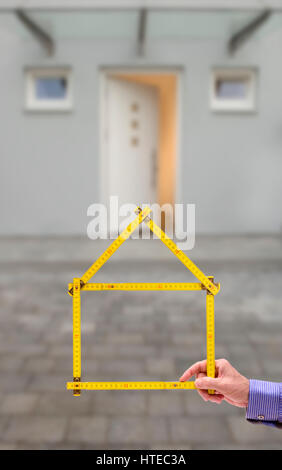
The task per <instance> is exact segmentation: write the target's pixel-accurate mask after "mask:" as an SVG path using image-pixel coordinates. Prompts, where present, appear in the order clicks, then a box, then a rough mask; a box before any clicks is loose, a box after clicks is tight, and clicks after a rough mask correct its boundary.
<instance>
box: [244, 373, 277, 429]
mask: <svg viewBox="0 0 282 470" xmlns="http://www.w3.org/2000/svg"><path fill="white" fill-rule="evenodd" d="M280 389H282V387H281V386H280V384H279V383H275V382H265V381H263V380H250V390H249V402H248V407H247V412H246V418H247V419H251V420H256V421H280V420H281V421H282V410H281V406H280V403H282V390H280Z"/></svg>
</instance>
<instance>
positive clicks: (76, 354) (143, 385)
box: [66, 207, 220, 397]
mask: <svg viewBox="0 0 282 470" xmlns="http://www.w3.org/2000/svg"><path fill="white" fill-rule="evenodd" d="M150 212H151V210H150V208H149V207H145V209H143V210H142V209H140V208H139V207H137V208H136V211H135V213H136V214H137V217H136V218H135V219H134V220H133V222H131V223H130V224H129V225H128V227H127V228H126V229H125V230H124V231H123V232H122V233H121V234H120V235H119V236H118V237H117V239H116V240H114V242H113V243H112V244H111V245H110V246H109V247H108V248H107V249H106V250H105V252H104V253H103V254H102V255H101V256H100V257H99V258H98V259H97V261H95V262H94V263H93V264H92V265H91V266H90V268H89V269H88V270H87V271H86V272H85V273H84V275H83V276H82V277H81V278H75V279H74V280H73V283H72V284H69V285H68V293H69V294H70V295H71V296H72V297H73V381H72V382H67V384H66V386H67V389H68V390H72V391H73V395H74V396H76V397H79V396H80V394H81V390H196V386H195V383H194V382H193V381H189V382H164V381H140V382H136V381H126V382H125V381H116V382H111V381H104V382H98V381H97V382H83V381H81V292H83V291H95V292H99V291H109V290H119V291H160V290H163V291H172V290H174V291H205V292H206V356H207V375H208V376H209V377H215V331H214V296H215V295H216V294H217V293H218V292H219V290H220V284H215V283H214V278H213V277H212V276H206V275H205V274H204V273H203V272H202V271H201V270H200V269H199V268H198V267H197V266H196V265H195V264H194V263H193V262H192V261H191V260H190V259H189V258H188V256H186V255H185V254H184V253H183V252H182V251H181V250H180V249H179V248H178V247H177V245H176V244H175V243H174V242H173V241H172V240H171V239H170V238H169V237H168V236H167V235H166V234H165V232H163V231H162V230H161V228H160V227H158V226H157V225H156V224H155V223H154V222H153V221H152V219H150V218H149V213H150ZM142 222H144V223H145V224H147V226H148V227H149V228H150V230H151V231H152V232H153V233H154V234H155V235H156V236H157V237H158V238H159V239H160V240H161V241H162V242H163V243H164V244H165V245H166V246H167V248H168V249H169V250H170V251H172V253H173V254H174V255H175V256H176V257H177V258H178V259H179V260H180V261H181V262H182V263H183V264H184V266H186V268H187V269H188V270H190V271H191V272H192V274H194V276H195V277H196V278H197V279H198V281H199V282H118V283H116V282H114V283H105V282H104V283H90V282H88V281H89V280H90V279H91V278H92V277H93V276H94V275H95V274H96V273H97V271H98V270H99V269H100V268H101V267H102V266H103V265H104V264H105V263H106V262H107V261H108V259H109V258H110V257H111V256H112V255H113V254H114V253H115V251H117V249H118V248H119V247H120V246H121V245H122V244H123V243H124V241H126V240H127V239H128V238H129V237H130V235H131V234H132V233H133V232H134V230H136V228H137V227H138V226H139V225H140V224H141V223H142ZM208 393H209V394H213V393H214V390H208Z"/></svg>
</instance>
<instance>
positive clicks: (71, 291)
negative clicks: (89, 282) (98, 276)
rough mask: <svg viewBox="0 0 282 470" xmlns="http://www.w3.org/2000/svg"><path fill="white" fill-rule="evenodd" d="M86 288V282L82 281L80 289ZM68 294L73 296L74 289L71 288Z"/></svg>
mask: <svg viewBox="0 0 282 470" xmlns="http://www.w3.org/2000/svg"><path fill="white" fill-rule="evenodd" d="M84 286H85V282H83V280H82V279H80V289H82V288H83V287H84ZM68 292H69V294H70V295H73V287H71V288H70V289H69V291H68Z"/></svg>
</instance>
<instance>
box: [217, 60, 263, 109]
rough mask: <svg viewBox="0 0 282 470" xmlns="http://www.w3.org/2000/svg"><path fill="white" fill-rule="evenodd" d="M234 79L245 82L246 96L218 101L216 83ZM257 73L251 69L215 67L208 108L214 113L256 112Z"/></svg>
mask: <svg viewBox="0 0 282 470" xmlns="http://www.w3.org/2000/svg"><path fill="white" fill-rule="evenodd" d="M219 79H223V80H224V79H230V80H231V79H234V80H238V79H239V80H240V79H242V80H246V81H247V96H246V97H245V98H243V99H240V98H231V99H228V98H227V99H220V98H218V97H217V95H216V81H217V80H219ZM256 87H257V72H256V69H255V68H252V67H215V68H213V70H212V72H211V80H210V107H211V110H212V111H216V112H254V111H255V110H256Z"/></svg>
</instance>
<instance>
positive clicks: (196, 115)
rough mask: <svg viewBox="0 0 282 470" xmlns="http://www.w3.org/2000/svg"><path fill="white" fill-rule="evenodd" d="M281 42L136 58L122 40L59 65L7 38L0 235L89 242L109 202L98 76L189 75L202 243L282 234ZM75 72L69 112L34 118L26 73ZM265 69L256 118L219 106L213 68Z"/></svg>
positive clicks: (1, 68) (187, 127)
mask: <svg viewBox="0 0 282 470" xmlns="http://www.w3.org/2000/svg"><path fill="white" fill-rule="evenodd" d="M281 40H282V33H273V34H271V35H269V36H267V37H265V38H264V39H260V40H257V41H251V42H250V43H248V45H247V46H245V47H244V48H242V50H241V51H240V52H239V53H238V54H236V56H235V57H234V58H232V59H231V58H230V57H228V55H227V54H226V50H225V46H226V45H225V43H224V42H223V41H219V40H218V41H217V40H213V41H207V40H206V41H191V40H190V41H189V42H184V41H168V40H167V41H157V40H155V41H154V42H153V43H152V44H150V45H148V46H147V54H146V59H145V60H143V61H140V60H137V59H136V57H135V50H136V45H135V43H132V42H131V43H130V42H129V41H123V40H114V41H109V40H103V41H86V40H75V41H73V40H61V41H60V42H58V43H57V52H56V55H55V57H54V58H52V59H46V58H44V53H43V52H42V50H41V49H40V47H39V46H38V45H37V44H36V43H35V42H34V41H21V40H20V39H19V38H18V37H17V36H16V35H13V34H12V33H11V34H10V33H7V32H6V33H4V32H3V31H2V32H0V57H1V59H0V103H1V106H0V122H1V130H0V132H1V138H0V150H1V185H0V204H1V219H0V233H1V234H14V235H18V234H82V235H85V233H86V225H87V223H88V219H87V217H86V209H87V207H88V205H89V204H91V203H93V202H97V201H99V195H100V189H101V188H100V182H99V67H100V66H101V65H109V66H121V65H128V66H134V65H138V66H140V65H150V66H152V65H155V66H157V65H162V66H170V65H176V66H179V65H181V66H183V80H182V94H181V119H182V123H181V143H180V150H181V152H180V154H181V155H180V162H179V165H180V171H179V175H180V176H179V188H178V189H179V197H178V201H179V202H184V203H196V218H197V220H196V229H197V232H201V233H246V232H257V233H261V232H276V233H278V232H280V230H281V226H282V211H281V208H280V206H281V201H282V184H281V183H282V178H281V175H282V171H281V170H282V152H281V149H282V132H281V131H282V109H281V97H282V63H281V57H280V56H281ZM48 64H50V65H54V64H58V65H71V66H72V67H73V73H74V109H73V111H72V112H70V113H28V112H26V111H25V110H24V75H23V70H24V67H25V66H27V65H48ZM216 65H218V66H228V65H239V66H243V65H247V66H254V67H257V68H258V98H257V108H258V109H257V111H256V112H255V113H250V114H237V113H236V114H216V113H212V112H211V110H210V108H209V74H210V70H211V68H212V67H213V66H216Z"/></svg>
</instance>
